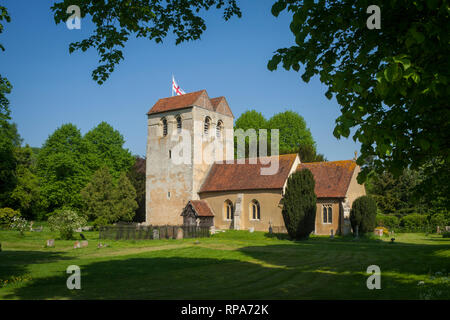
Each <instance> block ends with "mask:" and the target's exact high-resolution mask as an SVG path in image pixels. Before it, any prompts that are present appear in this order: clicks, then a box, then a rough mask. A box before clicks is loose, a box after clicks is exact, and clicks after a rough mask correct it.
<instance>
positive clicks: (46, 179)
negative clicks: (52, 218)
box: [37, 124, 89, 211]
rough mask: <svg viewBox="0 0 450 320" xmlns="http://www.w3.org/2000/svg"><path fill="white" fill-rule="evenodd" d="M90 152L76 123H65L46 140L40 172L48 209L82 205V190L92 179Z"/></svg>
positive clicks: (39, 163) (41, 153)
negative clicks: (88, 166)
mask: <svg viewBox="0 0 450 320" xmlns="http://www.w3.org/2000/svg"><path fill="white" fill-rule="evenodd" d="M86 154H87V147H86V143H85V142H84V141H83V137H82V135H81V132H80V130H79V129H78V128H77V127H76V126H74V125H73V124H64V125H62V126H61V127H60V128H58V129H56V130H55V132H53V134H51V135H50V136H49V137H48V139H47V140H46V141H45V143H44V145H43V146H42V149H41V150H40V152H39V155H38V162H37V172H38V176H39V178H40V179H41V193H42V196H43V202H44V203H43V204H44V207H45V208H47V210H48V211H53V210H55V209H57V208H62V207H63V206H68V207H71V208H80V207H81V197H80V191H81V189H82V188H83V187H84V186H85V185H86V183H87V182H88V181H89V171H88V170H86Z"/></svg>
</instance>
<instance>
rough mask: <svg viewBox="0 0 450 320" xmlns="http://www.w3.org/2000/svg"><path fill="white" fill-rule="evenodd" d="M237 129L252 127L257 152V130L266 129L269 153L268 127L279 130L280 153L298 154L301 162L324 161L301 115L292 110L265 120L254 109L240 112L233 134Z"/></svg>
mask: <svg viewBox="0 0 450 320" xmlns="http://www.w3.org/2000/svg"><path fill="white" fill-rule="evenodd" d="M237 129H242V130H244V131H246V130H249V129H254V130H255V134H256V140H255V141H256V143H257V151H258V154H259V139H260V136H259V130H260V129H266V130H267V154H268V155H270V151H271V150H270V148H271V138H272V137H271V134H270V129H278V130H279V139H280V140H279V143H280V149H279V153H280V154H286V153H296V152H298V153H299V155H300V159H301V160H302V162H316V161H326V159H325V157H324V156H323V155H322V154H318V153H317V152H316V146H315V142H314V139H313V137H312V135H311V132H310V130H309V129H308V128H307V127H306V122H305V120H304V119H303V117H302V116H300V115H299V114H298V113H296V112H294V111H285V112H281V113H278V114H275V115H274V116H273V117H272V118H271V119H269V120H266V118H264V116H263V115H262V114H261V113H260V112H257V111H256V110H249V111H246V112H244V113H243V114H241V116H240V117H239V118H238V119H237V120H236V123H235V127H234V130H235V134H236V133H237V131H236V130H237ZM249 141H250V138H249V137H245V156H246V157H248V155H249ZM236 142H237V139H236V138H235V155H236V156H237V150H236V149H237V143H236Z"/></svg>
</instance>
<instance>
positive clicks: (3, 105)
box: [0, 6, 12, 125]
mask: <svg viewBox="0 0 450 320" xmlns="http://www.w3.org/2000/svg"><path fill="white" fill-rule="evenodd" d="M3 21H5V22H10V21H11V17H10V16H9V14H8V10H6V8H5V7H3V6H0V34H1V33H2V32H3ZM0 51H5V48H4V47H3V45H2V44H1V43H0ZM11 89H12V86H11V83H10V82H9V81H8V79H7V78H5V77H2V75H1V74H0V125H3V122H4V121H6V120H9V119H10V117H9V115H10V110H9V100H8V98H6V95H7V94H9V93H11Z"/></svg>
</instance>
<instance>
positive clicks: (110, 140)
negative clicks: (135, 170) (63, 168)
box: [83, 122, 135, 179]
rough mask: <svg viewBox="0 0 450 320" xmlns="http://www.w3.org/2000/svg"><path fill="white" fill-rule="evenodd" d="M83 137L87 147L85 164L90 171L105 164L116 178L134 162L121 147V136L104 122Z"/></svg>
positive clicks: (123, 141)
mask: <svg viewBox="0 0 450 320" xmlns="http://www.w3.org/2000/svg"><path fill="white" fill-rule="evenodd" d="M83 139H84V140H85V142H86V147H87V155H86V160H87V161H86V164H87V166H88V167H89V170H90V171H91V172H95V171H96V170H98V169H99V168H100V167H102V166H106V167H108V168H109V169H110V171H111V173H112V175H113V177H114V178H116V179H117V178H118V177H119V175H120V173H121V172H123V171H128V170H129V169H130V167H131V166H132V165H133V164H134V161H135V160H134V157H133V156H132V155H131V153H130V152H129V151H128V149H124V148H123V145H124V143H125V140H124V139H123V136H122V135H121V134H120V132H119V131H117V130H114V128H113V127H111V126H110V125H109V124H108V123H106V122H101V123H100V124H99V125H98V126H96V127H95V128H93V129H92V130H90V131H89V132H88V133H86V134H85V136H84V138H83Z"/></svg>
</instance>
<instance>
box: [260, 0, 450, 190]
mask: <svg viewBox="0 0 450 320" xmlns="http://www.w3.org/2000/svg"><path fill="white" fill-rule="evenodd" d="M372 4H374V3H373V2H371V1H367V0H356V1H332V0H324V1H312V0H308V1H306V0H305V1H294V0H278V1H277V2H276V3H275V4H274V5H273V7H272V13H273V14H274V15H275V16H278V15H279V14H280V12H282V11H285V10H287V11H289V12H292V13H293V17H292V22H291V25H290V29H291V32H292V33H293V35H294V36H295V45H293V46H291V47H289V48H283V49H279V50H277V52H276V53H275V55H274V56H273V58H272V59H271V60H270V61H269V63H268V68H269V70H275V69H276V68H277V66H278V65H279V64H280V63H282V64H283V67H284V68H285V69H287V70H289V69H291V68H292V69H293V70H295V71H300V68H301V65H302V68H303V71H302V72H303V74H302V79H303V80H304V81H305V82H308V81H309V80H310V79H311V77H313V76H314V75H319V76H320V80H321V82H323V83H324V84H325V85H327V86H328V91H327V92H326V94H325V95H326V96H327V97H328V98H329V99H331V98H332V97H333V95H334V96H335V97H336V100H337V102H338V103H339V104H340V105H341V115H340V116H339V117H338V118H337V120H336V128H335V130H334V135H335V136H336V137H337V138H340V137H348V136H349V135H350V129H351V128H354V129H355V131H354V134H353V139H354V140H355V141H356V140H358V141H360V142H361V153H360V156H359V158H358V160H357V162H358V164H360V165H362V164H364V160H365V159H367V158H369V157H370V156H375V157H376V160H375V161H374V167H375V169H376V170H377V172H382V171H384V170H385V169H387V170H388V171H390V172H391V173H393V174H394V175H396V176H398V175H400V174H401V173H402V172H403V170H404V169H405V168H407V167H408V166H411V168H412V169H417V168H420V167H421V166H424V165H426V164H427V163H430V162H433V163H434V166H433V168H432V169H433V170H431V171H433V176H434V178H432V179H431V180H424V181H423V183H426V185H425V187H424V188H423V190H424V191H425V192H439V193H440V194H441V195H448V194H449V192H450V182H449V181H450V153H449V151H450V121H449V119H450V108H448V101H449V100H450V89H449V88H450V87H449V82H450V71H449V70H450V59H449V58H448V57H449V56H450V46H449V41H450V34H449V32H448V30H449V29H450V17H449V1H448V0H435V1H413V2H411V1H408V0H388V1H383V2H380V3H379V6H380V9H381V21H382V22H381V29H369V28H367V26H366V22H367V19H368V18H369V15H368V14H367V13H366V10H367V8H368V6H369V5H372ZM369 171H370V169H369V168H363V170H362V171H361V173H360V174H359V176H358V181H359V182H363V181H364V180H365V178H366V177H367V174H368V173H369ZM437 189H438V190H437ZM447 198H448V196H447Z"/></svg>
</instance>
